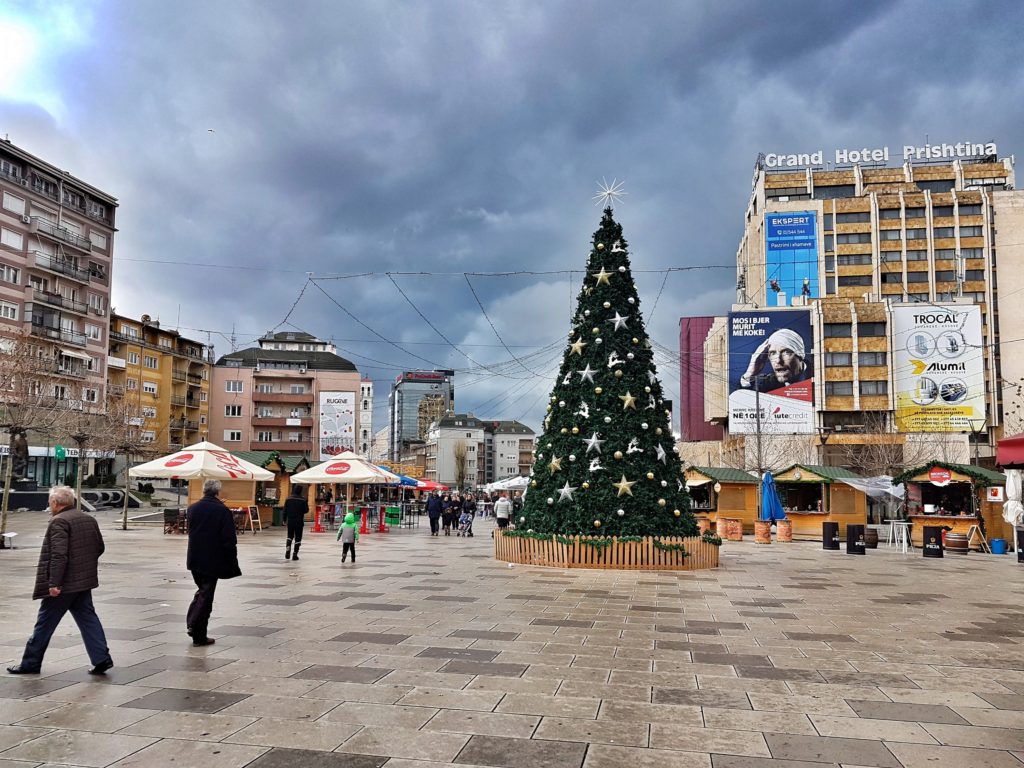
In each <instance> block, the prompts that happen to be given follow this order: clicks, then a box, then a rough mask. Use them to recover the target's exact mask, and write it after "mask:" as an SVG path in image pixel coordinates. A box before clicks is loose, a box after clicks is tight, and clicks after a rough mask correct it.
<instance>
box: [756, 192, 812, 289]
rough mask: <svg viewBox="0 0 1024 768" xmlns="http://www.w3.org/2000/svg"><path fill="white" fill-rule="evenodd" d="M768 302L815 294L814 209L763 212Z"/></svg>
mask: <svg viewBox="0 0 1024 768" xmlns="http://www.w3.org/2000/svg"><path fill="white" fill-rule="evenodd" d="M764 237H765V249H764V252H765V269H766V271H767V272H766V282H767V285H768V304H769V306H778V307H785V306H787V305H788V303H789V300H790V299H792V298H793V297H794V296H818V295H819V294H818V223H817V214H816V213H815V211H790V212H788V213H766V214H765V215H764Z"/></svg>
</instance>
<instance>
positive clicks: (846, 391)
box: [825, 381, 853, 396]
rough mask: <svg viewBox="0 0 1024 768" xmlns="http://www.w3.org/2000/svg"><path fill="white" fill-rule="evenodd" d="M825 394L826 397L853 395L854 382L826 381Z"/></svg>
mask: <svg viewBox="0 0 1024 768" xmlns="http://www.w3.org/2000/svg"><path fill="white" fill-rule="evenodd" d="M825 394H826V395H841V396H850V395H853V382H852V381H826V382H825Z"/></svg>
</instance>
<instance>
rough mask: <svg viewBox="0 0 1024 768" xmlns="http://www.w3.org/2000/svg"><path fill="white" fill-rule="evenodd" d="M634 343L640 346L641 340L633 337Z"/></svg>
mask: <svg viewBox="0 0 1024 768" xmlns="http://www.w3.org/2000/svg"><path fill="white" fill-rule="evenodd" d="M633 343H634V344H639V343H640V339H638V338H637V337H636V336H634V337H633Z"/></svg>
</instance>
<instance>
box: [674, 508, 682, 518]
mask: <svg viewBox="0 0 1024 768" xmlns="http://www.w3.org/2000/svg"><path fill="white" fill-rule="evenodd" d="M672 514H673V515H675V516H676V517H679V516H680V515H681V514H683V513H682V512H680V511H679V510H678V509H673V510H672Z"/></svg>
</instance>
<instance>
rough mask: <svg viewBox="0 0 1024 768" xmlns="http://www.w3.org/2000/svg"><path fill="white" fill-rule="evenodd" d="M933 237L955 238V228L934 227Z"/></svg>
mask: <svg viewBox="0 0 1024 768" xmlns="http://www.w3.org/2000/svg"><path fill="white" fill-rule="evenodd" d="M932 235H933V236H934V237H935V238H940V237H953V228H952V227H933V228H932Z"/></svg>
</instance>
